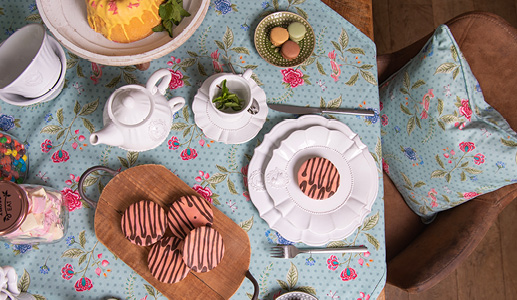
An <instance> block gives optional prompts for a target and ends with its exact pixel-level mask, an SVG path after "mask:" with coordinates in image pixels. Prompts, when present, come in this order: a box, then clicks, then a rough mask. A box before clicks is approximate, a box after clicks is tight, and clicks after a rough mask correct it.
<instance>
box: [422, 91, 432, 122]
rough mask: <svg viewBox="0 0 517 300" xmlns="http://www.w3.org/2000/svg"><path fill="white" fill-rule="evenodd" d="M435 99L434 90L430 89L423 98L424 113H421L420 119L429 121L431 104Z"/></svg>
mask: <svg viewBox="0 0 517 300" xmlns="http://www.w3.org/2000/svg"><path fill="white" fill-rule="evenodd" d="M433 98H434V94H433V89H430V90H429V91H428V92H427V94H425V95H424V97H423V98H422V112H421V113H420V119H427V118H428V117H429V115H428V112H429V103H430V102H431V99H433Z"/></svg>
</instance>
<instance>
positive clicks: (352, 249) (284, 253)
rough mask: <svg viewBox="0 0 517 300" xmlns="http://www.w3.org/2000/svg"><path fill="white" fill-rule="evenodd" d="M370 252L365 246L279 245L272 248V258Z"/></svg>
mask: <svg viewBox="0 0 517 300" xmlns="http://www.w3.org/2000/svg"><path fill="white" fill-rule="evenodd" d="M366 251H368V248H367V247H365V246H349V247H342V248H307V249H298V248H296V246H293V245H277V246H273V247H272V248H271V257H274V258H293V257H295V256H296V255H298V254H300V253H310V254H315V253H362V252H366Z"/></svg>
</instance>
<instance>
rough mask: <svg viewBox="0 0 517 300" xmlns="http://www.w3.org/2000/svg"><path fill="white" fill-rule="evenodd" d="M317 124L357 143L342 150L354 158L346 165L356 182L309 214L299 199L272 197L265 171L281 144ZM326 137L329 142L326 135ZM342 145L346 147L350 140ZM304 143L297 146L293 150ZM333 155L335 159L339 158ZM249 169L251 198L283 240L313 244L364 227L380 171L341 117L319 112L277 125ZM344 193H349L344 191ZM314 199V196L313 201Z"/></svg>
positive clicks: (375, 193)
mask: <svg viewBox="0 0 517 300" xmlns="http://www.w3.org/2000/svg"><path fill="white" fill-rule="evenodd" d="M314 126H322V127H325V128H326V129H327V130H329V131H339V132H340V133H341V134H343V135H342V136H341V137H343V136H344V137H346V139H348V140H349V141H352V142H353V146H351V147H349V148H348V149H350V150H348V151H347V150H345V151H344V152H343V151H341V152H343V153H345V155H344V156H345V157H348V158H350V159H351V160H350V161H348V160H347V163H348V165H349V169H350V172H351V178H353V181H354V184H352V185H350V188H351V191H350V193H349V197H348V199H346V201H341V202H340V201H339V200H335V202H333V203H334V204H333V205H329V206H328V207H327V208H326V209H322V210H320V211H316V212H310V211H309V210H307V209H302V208H301V207H300V205H299V203H296V202H295V201H293V200H292V197H289V199H287V200H289V201H287V200H286V199H280V200H278V199H275V200H273V198H272V196H271V195H270V194H269V193H268V188H269V189H271V187H266V174H267V168H268V165H270V161H271V160H272V157H273V155H274V154H273V153H274V151H275V149H280V147H281V146H282V144H283V143H282V142H283V141H285V140H287V139H288V138H289V137H290V135H291V134H293V133H294V132H295V131H299V130H302V131H304V130H310V129H311V128H312V127H314ZM317 130H320V129H317ZM296 134H298V133H296ZM293 139H294V138H293ZM307 139H309V140H313V141H314V140H315V139H311V138H309V137H307V138H305V140H306V141H305V142H307ZM323 140H324V141H325V140H327V142H330V140H329V139H328V138H324V139H323ZM288 143H291V142H288ZM320 144H321V143H320ZM330 144H331V145H332V147H341V146H338V145H339V144H338V142H330ZM344 146H345V147H346V144H345V145H344ZM300 147H301V146H295V148H300ZM302 150H303V149H302ZM302 150H299V151H300V153H302V152H301V151H302ZM285 151H287V150H285ZM318 151H319V150H318ZM327 151H328V149H327V150H325V152H327ZM332 151H334V152H336V153H338V152H339V151H336V150H332ZM332 151H331V152H332ZM331 152H328V153H331ZM325 155H329V154H325ZM329 157H330V156H329ZM341 157H343V155H341ZM332 159H333V160H336V158H332ZM340 159H344V158H340ZM340 164H341V162H340ZM287 165H289V163H288V164H287ZM271 166H274V163H271ZM270 168H272V167H270ZM248 172H249V173H248V174H249V178H248V185H249V192H250V197H251V200H252V201H253V204H254V205H255V207H257V210H258V211H259V214H260V216H261V217H262V218H263V219H264V220H265V221H266V222H267V223H268V225H269V226H270V227H271V228H272V229H274V230H276V231H278V232H279V233H280V234H281V235H282V236H283V237H284V238H286V239H288V240H290V241H292V242H303V243H305V244H307V245H311V246H320V245H323V244H326V243H328V242H330V241H335V240H341V239H344V238H346V237H347V236H349V235H350V234H352V233H353V232H354V231H355V230H356V229H357V227H359V226H360V225H361V223H362V221H363V220H364V218H365V217H366V215H368V213H370V211H371V207H372V205H373V202H374V201H375V199H376V197H377V192H378V180H379V179H378V176H379V175H378V172H377V166H376V164H375V161H374V160H373V157H372V156H371V154H370V153H369V151H368V148H367V147H366V145H364V144H363V143H362V142H361V140H360V138H359V136H358V135H357V134H355V133H354V132H352V131H351V130H350V128H349V127H348V126H346V125H345V124H343V123H341V122H339V121H337V120H328V119H326V118H324V117H321V116H315V115H307V116H302V117H300V118H298V119H289V120H285V121H283V122H281V123H279V124H277V125H276V126H275V127H274V128H273V129H272V130H271V132H269V133H268V134H266V136H265V137H264V140H263V141H262V143H261V145H260V146H258V147H257V148H256V149H255V152H254V155H253V158H252V160H251V162H250V165H249V170H248ZM294 180H296V179H294ZM359 181H365V184H357V182H359ZM345 186H346V185H345ZM300 192H301V191H300ZM284 193H285V189H284ZM302 194H303V193H302ZM344 194H347V192H346V190H345V192H344ZM307 198H308V197H307ZM331 198H332V197H330V198H329V199H331ZM329 199H327V200H329ZM282 200H283V201H282ZM275 201H277V202H281V204H279V205H277V204H276V203H275ZM310 201H316V200H312V199H311V200H310ZM318 201H320V200H318ZM324 201H325V200H324ZM333 201H334V200H333ZM336 204H337V205H336ZM343 214H344V215H343ZM343 216H347V217H343Z"/></svg>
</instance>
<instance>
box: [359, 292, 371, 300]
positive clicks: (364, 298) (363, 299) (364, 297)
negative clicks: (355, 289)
mask: <svg viewBox="0 0 517 300" xmlns="http://www.w3.org/2000/svg"><path fill="white" fill-rule="evenodd" d="M359 296H360V297H359V298H357V300H370V295H367V294H365V293H363V292H360V293H359Z"/></svg>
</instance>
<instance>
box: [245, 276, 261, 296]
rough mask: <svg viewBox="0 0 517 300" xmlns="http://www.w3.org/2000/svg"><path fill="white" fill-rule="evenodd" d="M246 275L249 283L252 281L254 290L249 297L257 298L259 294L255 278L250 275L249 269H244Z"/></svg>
mask: <svg viewBox="0 0 517 300" xmlns="http://www.w3.org/2000/svg"><path fill="white" fill-rule="evenodd" d="M246 277H247V278H248V279H249V280H250V281H251V283H253V288H254V291H253V297H251V300H257V299H258V296H259V284H258V282H257V280H256V279H255V277H253V275H251V273H250V271H249V270H248V271H246Z"/></svg>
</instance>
